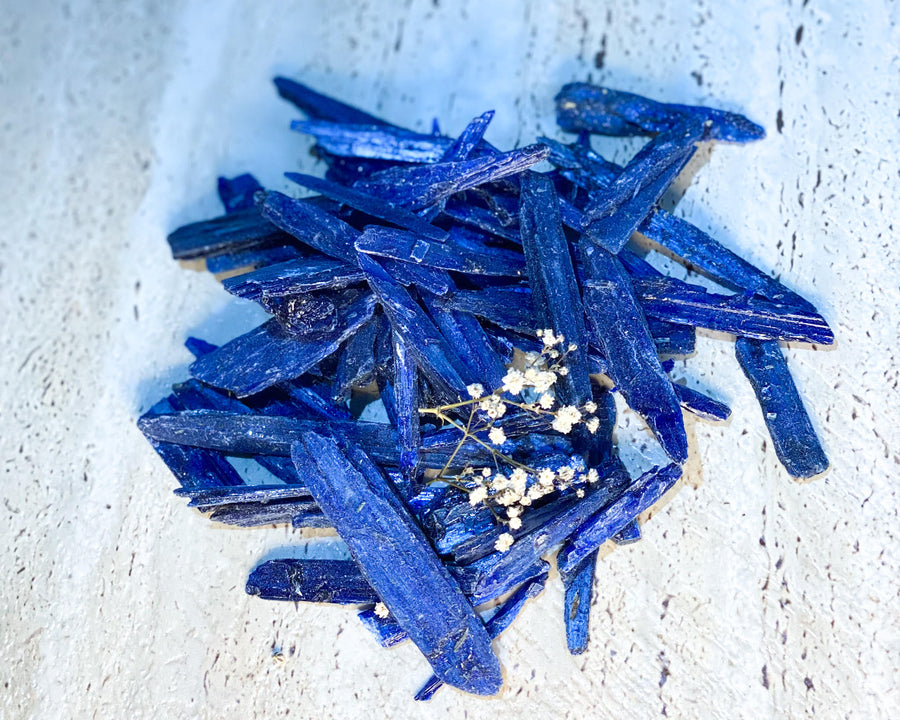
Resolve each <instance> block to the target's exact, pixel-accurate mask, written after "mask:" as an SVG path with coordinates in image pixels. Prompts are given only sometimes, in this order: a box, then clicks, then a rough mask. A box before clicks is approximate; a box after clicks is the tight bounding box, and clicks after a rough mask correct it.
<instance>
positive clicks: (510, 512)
mask: <svg viewBox="0 0 900 720" xmlns="http://www.w3.org/2000/svg"><path fill="white" fill-rule="evenodd" d="M521 514H522V508H517V507H511V508H507V510H506V517H508V518H517V517H519V515H521Z"/></svg>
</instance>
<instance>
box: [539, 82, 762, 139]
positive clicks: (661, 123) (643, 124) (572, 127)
mask: <svg viewBox="0 0 900 720" xmlns="http://www.w3.org/2000/svg"><path fill="white" fill-rule="evenodd" d="M685 119H692V120H694V121H696V122H699V123H702V124H703V125H704V139H707V140H724V141H727V142H750V141H753V140H759V139H761V138H764V137H765V136H766V133H765V130H763V129H762V128H761V127H760V126H759V125H757V124H755V123H752V122H750V121H749V120H748V119H747V118H745V117H744V116H743V115H738V114H736V113H730V112H726V111H724V110H716V109H714V108H707V107H701V106H692V105H672V104H667V103H661V102H656V101H655V100H650V99H649V98H645V97H642V96H640V95H635V94H633V93H628V92H623V91H621V90H613V89H611V88H605V87H599V86H596V85H589V84H587V83H569V84H568V85H564V86H563V88H562V90H561V91H560V92H559V94H558V95H557V96H556V122H557V123H558V124H559V126H560V127H561V128H562V129H563V130H567V131H569V132H578V131H580V130H587V131H589V132H594V133H600V134H603V135H624V136H628V135H645V134H655V133H661V132H665V131H666V130H670V129H671V128H673V127H675V126H676V125H678V124H680V123H682V122H684V120H685Z"/></svg>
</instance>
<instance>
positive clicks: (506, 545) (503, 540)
mask: <svg viewBox="0 0 900 720" xmlns="http://www.w3.org/2000/svg"><path fill="white" fill-rule="evenodd" d="M513 542H514V538H513V536H512V535H510V534H509V533H503V534H502V535H501V536H500V537H498V538H497V542H495V543H494V549H495V550H499V551H500V552H506V551H507V550H509V549H510V548H511V547H512V544H513Z"/></svg>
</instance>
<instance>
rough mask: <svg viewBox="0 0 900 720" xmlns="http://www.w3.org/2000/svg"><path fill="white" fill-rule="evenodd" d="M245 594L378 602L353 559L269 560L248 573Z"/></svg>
mask: <svg viewBox="0 0 900 720" xmlns="http://www.w3.org/2000/svg"><path fill="white" fill-rule="evenodd" d="M247 594H248V595H257V596H259V597H261V598H263V599H264V600H290V601H293V602H322V603H339V604H345V605H363V604H365V603H375V602H378V601H379V598H378V595H376V594H375V591H374V590H372V586H371V585H369V583H368V582H366V580H365V578H364V577H363V576H362V575H361V574H360V572H359V569H358V568H357V566H356V563H355V562H353V561H352V560H301V559H293V558H285V559H282V560H269V561H267V562H264V563H263V564H262V565H260V566H258V567H257V568H256V569H255V570H254V571H253V572H252V573H250V577H249V578H248V579H247Z"/></svg>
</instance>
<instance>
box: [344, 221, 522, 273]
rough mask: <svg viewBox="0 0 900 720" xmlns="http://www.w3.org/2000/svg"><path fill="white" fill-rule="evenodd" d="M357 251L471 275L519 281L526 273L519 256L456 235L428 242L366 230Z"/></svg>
mask: <svg viewBox="0 0 900 720" xmlns="http://www.w3.org/2000/svg"><path fill="white" fill-rule="evenodd" d="M356 249H357V250H358V251H359V252H363V253H366V254H368V255H378V256H381V257H389V258H393V259H395V260H402V261H403V262H405V263H415V264H418V265H424V266H428V267H435V268H440V269H443V270H453V271H455V272H461V273H467V274H470V275H500V276H507V277H518V276H520V275H524V273H525V259H524V258H523V257H522V255H521V254H519V253H514V252H511V251H509V250H502V249H498V248H492V247H489V246H487V245H484V244H483V243H480V242H478V241H475V240H472V239H471V238H467V237H465V236H464V235H462V234H459V233H457V234H453V235H451V237H450V239H448V240H446V241H445V242H429V241H428V240H426V239H424V238H422V237H419V236H417V235H415V234H414V233H410V232H406V231H403V230H394V229H392V228H386V227H377V226H369V227H368V228H366V231H365V232H364V233H363V234H362V236H361V237H360V238H359V240H357V242H356Z"/></svg>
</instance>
